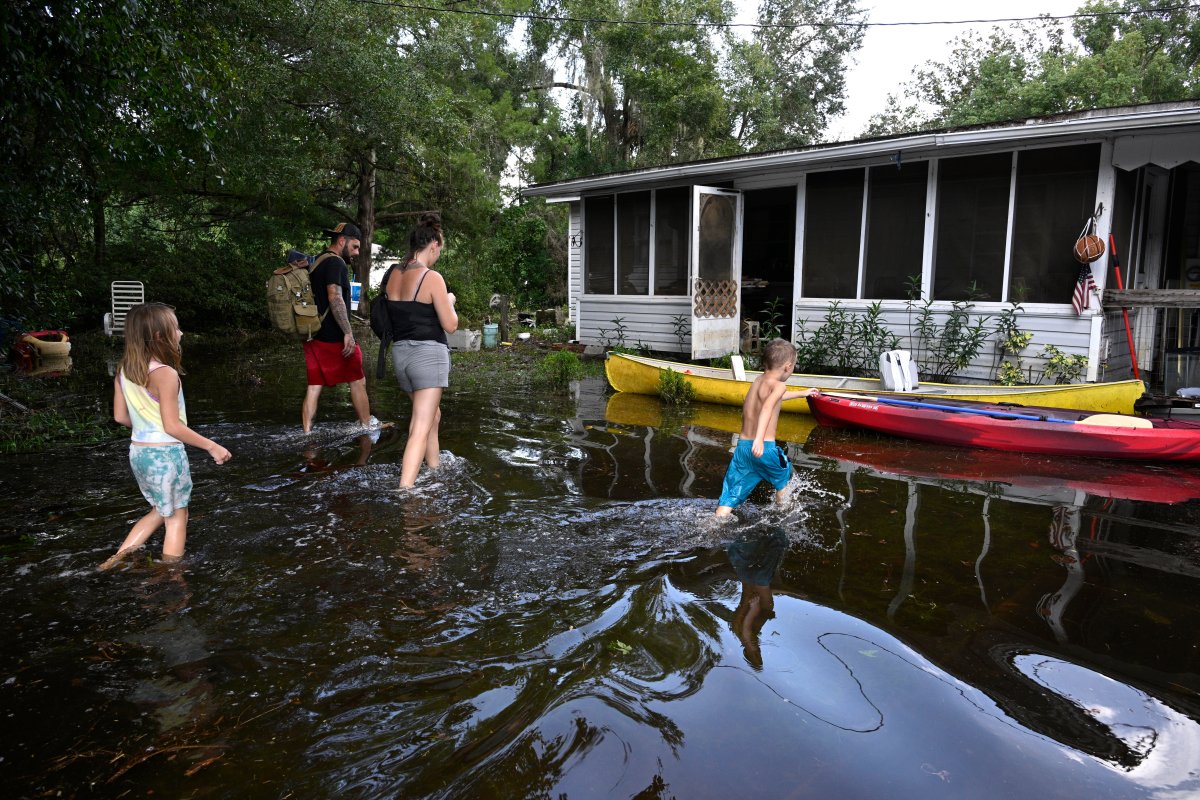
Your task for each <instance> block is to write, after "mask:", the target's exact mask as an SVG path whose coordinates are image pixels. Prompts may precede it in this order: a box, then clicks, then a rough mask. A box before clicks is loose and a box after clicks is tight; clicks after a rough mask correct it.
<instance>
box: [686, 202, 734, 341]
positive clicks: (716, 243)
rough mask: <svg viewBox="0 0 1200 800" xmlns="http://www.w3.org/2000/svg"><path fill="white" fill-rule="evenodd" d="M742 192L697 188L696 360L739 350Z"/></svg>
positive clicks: (693, 267)
mask: <svg viewBox="0 0 1200 800" xmlns="http://www.w3.org/2000/svg"><path fill="white" fill-rule="evenodd" d="M741 222H742V196H741V194H740V193H738V192H734V191H730V190H729V189H716V188H713V187H710V186H694V187H692V230H693V231H695V234H696V235H695V236H693V237H692V252H691V258H690V259H689V263H688V269H689V274H690V277H691V284H692V358H715V357H717V356H725V355H729V354H730V353H736V352H737V351H738V342H739V335H740V333H741V331H740V325H741V318H742V314H741V311H742V225H741Z"/></svg>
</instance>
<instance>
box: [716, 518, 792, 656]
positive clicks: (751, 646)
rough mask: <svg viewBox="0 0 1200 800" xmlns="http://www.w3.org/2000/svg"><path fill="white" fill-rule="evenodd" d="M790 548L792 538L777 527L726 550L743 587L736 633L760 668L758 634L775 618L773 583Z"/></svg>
mask: <svg viewBox="0 0 1200 800" xmlns="http://www.w3.org/2000/svg"><path fill="white" fill-rule="evenodd" d="M787 549H788V536H787V534H786V533H784V531H783V530H782V529H781V528H779V527H777V526H771V527H769V528H768V529H767V530H766V531H762V532H757V533H754V534H751V535H746V534H743V535H742V536H741V537H740V538H739V539H738V540H737V541H734V542H730V543H729V544H728V545H727V546H726V547H725V552H726V553H728V554H729V562H730V563H731V564H733V569H734V571H735V572H736V573H737V577H738V580H739V581H741V584H742V596H741V600H739V601H738V607H737V611H736V612H735V613H734V615H733V632H734V633H736V634H737V637H738V639H740V640H741V642H742V647H743V648H744V649H743V650H742V654H743V655H744V656H745V657H746V660H747V661H748V662H750V665H751V666H753V667H755V668H758V669H761V668H762V664H763V659H762V648H760V647H759V643H758V635H759V632H760V631H761V630H762V627H763V625H764V624H765V623H766V621H767V620H769V619H770V618H771V617H773V616H774V615H775V599H774V596H773V595H772V594H771V580H772V579H773V578H774V577H775V571H776V570H777V569H779V564H780V562H782V561H783V556H784V554H785V553H786V552H787Z"/></svg>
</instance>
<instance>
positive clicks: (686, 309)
mask: <svg viewBox="0 0 1200 800" xmlns="http://www.w3.org/2000/svg"><path fill="white" fill-rule="evenodd" d="M691 309H692V304H691V298H689V297H621V296H607V295H587V296H584V297H581V298H580V302H579V341H581V342H585V343H587V344H605V339H606V338H607V340H608V343H609V344H616V328H617V325H616V323H615V322H614V320H616V319H617V318H618V317H619V318H620V319H621V324H622V325H623V326H624V329H625V346H626V347H637V346H638V345H639V344H644V345H646V346H647V347H649V348H650V349H651V350H660V351H663V352H670V353H678V352H681V351H680V347H679V339H678V338H677V337H676V336H675V324H674V320H673V319H672V318H673V317H675V316H676V315H679V314H686V315H688V318H689V319H690V318H691ZM601 329H605V330H607V333H606V334H604V335H601ZM683 346H684V349H685V350H686V351H687V352H689V353H690V352H691V351H690V350H688V349H687V348H690V347H691V337H690V336H685V337H684V339H683Z"/></svg>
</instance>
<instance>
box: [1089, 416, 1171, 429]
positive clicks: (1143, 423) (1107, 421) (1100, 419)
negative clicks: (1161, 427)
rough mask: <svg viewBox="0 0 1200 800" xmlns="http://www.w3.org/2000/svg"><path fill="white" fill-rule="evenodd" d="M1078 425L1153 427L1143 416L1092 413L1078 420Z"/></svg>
mask: <svg viewBox="0 0 1200 800" xmlns="http://www.w3.org/2000/svg"><path fill="white" fill-rule="evenodd" d="M1079 424H1080V425H1107V426H1109V427H1110V428H1153V427H1154V423H1153V422H1151V421H1150V420H1148V419H1145V418H1144V417H1131V416H1128V415H1127V414H1092V415H1091V416H1087V417H1084V418H1083V419H1081V420H1079Z"/></svg>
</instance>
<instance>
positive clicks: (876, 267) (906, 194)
mask: <svg viewBox="0 0 1200 800" xmlns="http://www.w3.org/2000/svg"><path fill="white" fill-rule="evenodd" d="M928 176H929V165H928V163H927V162H924V161H921V162H915V163H912V164H904V165H903V166H901V167H900V168H899V169H897V168H896V167H894V166H890V165H889V166H883V167H872V168H871V180H870V182H869V186H868V190H867V253H866V259H865V261H866V274H865V278H864V282H863V297H870V298H881V299H885V300H903V299H904V298H906V297H908V279H909V278H910V277H912V276H914V275H915V276H916V277H917V280H918V281H919V280H920V277H921V254H922V252H923V251H924V249H925V185H926V183H927V179H928Z"/></svg>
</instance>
